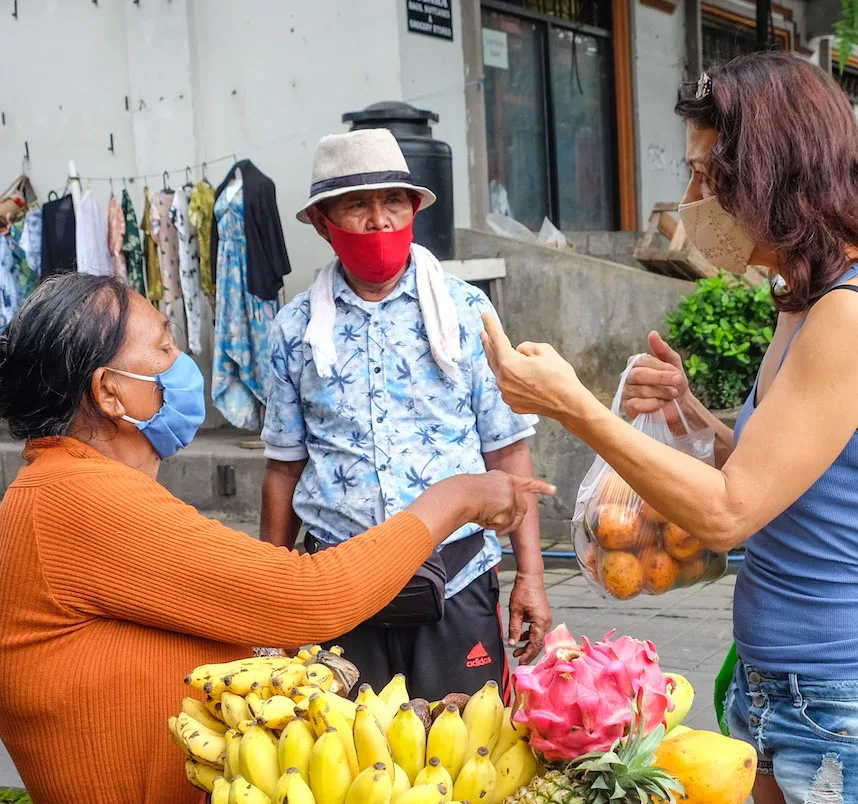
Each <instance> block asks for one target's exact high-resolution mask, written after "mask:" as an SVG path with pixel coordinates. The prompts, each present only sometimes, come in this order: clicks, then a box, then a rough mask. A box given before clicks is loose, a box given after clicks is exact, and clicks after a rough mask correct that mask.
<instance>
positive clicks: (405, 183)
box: [296, 128, 437, 223]
mask: <svg viewBox="0 0 858 804" xmlns="http://www.w3.org/2000/svg"><path fill="white" fill-rule="evenodd" d="M388 187H402V188H404V189H406V190H412V191H413V192H415V193H418V194H419V195H420V206H419V207H418V208H417V209H418V210H421V209H426V207H429V206H432V204H434V203H435V201H436V200H437V199H436V197H435V193H433V192H432V191H431V190H429V189H428V188H426V187H420V186H419V185H417V184H415V183H414V181H413V180H412V178H411V173H410V172H409V170H408V163H407V162H406V161H405V157H404V156H403V155H402V151H401V150H400V148H399V143H398V142H397V141H396V138H395V137H394V136H393V134H391V133H390V131H388V130H387V129H386V128H365V129H358V130H357V131H350V132H348V133H347V134H331V135H329V136H327V137H322V139H321V140H320V141H319V145H318V147H317V148H316V156H315V158H314V160H313V183H312V184H311V185H310V200H309V201H307V203H306V204H304V206H303V207H301V209H299V210H298V214H297V215H296V217H297V218H298V220H299V221H301V223H310V218H309V216H308V215H307V211H308V210H309V209H310V208H311V207H313V206H315V205H316V204H318V203H319V202H320V201H324V200H325V199H326V198H334V197H336V196H338V195H344V194H345V193H353V192H356V191H358V190H383V189H386V188H388Z"/></svg>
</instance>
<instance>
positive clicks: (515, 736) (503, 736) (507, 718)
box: [491, 706, 530, 765]
mask: <svg viewBox="0 0 858 804" xmlns="http://www.w3.org/2000/svg"><path fill="white" fill-rule="evenodd" d="M529 733H530V729H528V728H527V726H523V725H522V724H521V723H513V722H512V707H510V706H508V707H506V709H504V710H503V721H502V722H501V730H500V736H499V737H498V741H497V743H495V747H494V750H493V751H492V755H491V760H492V765H497V764H498V760H499V759H500V758H501V757H502V756H503V755H504V754H505V753H506V752H507V751H509V749H510V748H512V747H513V746H514V745H515V744H516V743H517V742H518V741H519V740H520V739H521V738H522V737H527V735H528V734H529Z"/></svg>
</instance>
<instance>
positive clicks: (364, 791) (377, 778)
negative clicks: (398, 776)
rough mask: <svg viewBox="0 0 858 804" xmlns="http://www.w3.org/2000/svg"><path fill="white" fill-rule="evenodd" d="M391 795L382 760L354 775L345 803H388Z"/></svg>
mask: <svg viewBox="0 0 858 804" xmlns="http://www.w3.org/2000/svg"><path fill="white" fill-rule="evenodd" d="M392 795H393V782H392V781H391V779H390V775H389V774H388V772H387V768H386V767H385V766H384V763H383V762H376V763H375V764H374V765H372V766H371V767H369V768H367V769H366V770H363V771H361V772H360V773H359V774H358V775H357V777H355V780H354V781H353V782H352V786H351V787H350V788H349V793H348V795H347V796H346V804H390V798H391V796H392ZM289 804H291V802H289Z"/></svg>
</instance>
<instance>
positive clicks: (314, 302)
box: [305, 243, 461, 380]
mask: <svg viewBox="0 0 858 804" xmlns="http://www.w3.org/2000/svg"><path fill="white" fill-rule="evenodd" d="M411 258H412V259H413V260H414V267H415V270H416V272H417V298H418V300H419V302H420V311H421V312H422V313H423V323H424V325H425V326H426V335H427V337H428V338H429V348H430V350H431V351H432V357H433V358H434V359H435V362H436V363H437V364H438V367H439V368H440V369H441V371H443V372H444V374H446V375H447V376H448V377H449V378H450V379H451V380H455V379H456V378H457V377H458V375H459V366H458V362H459V359H460V358H461V347H460V345H459V315H458V313H457V312H456V305H455V304H454V302H453V299H452V298H451V297H450V293H449V292H448V290H447V285H446V283H445V281H444V269H443V268H442V267H441V263H439V262H438V260H437V259H435V255H434V254H432V252H431V251H429V249H427V248H424V247H423V246H420V245H418V244H417V243H412V244H411ZM339 264H340V261H339V260H338V259H335V260H333V261H332V262H330V263H329V264H328V265H327V266H325V268H323V269H322V272H321V273H320V274H319V276H318V277H316V281H315V282H313V285H312V287H311V288H310V322H309V323H308V324H307V333H306V336H305V337H306V339H307V342H308V343H309V344H310V347H311V348H312V350H313V362H314V363H315V364H316V371H317V372H318V374H319V376H320V377H330V376H331V375H332V370H333V368H334V366H335V365H336V364H337V348H336V346H335V344H334V324H335V323H336V317H337V308H336V305H335V304H334V276H335V275H336V271H337V268H338V267H339Z"/></svg>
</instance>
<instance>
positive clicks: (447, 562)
mask: <svg viewBox="0 0 858 804" xmlns="http://www.w3.org/2000/svg"><path fill="white" fill-rule="evenodd" d="M484 544H485V537H484V535H483V531H478V532H477V533H475V534H473V535H472V536H467V537H465V538H464V539H460V540H459V541H457V542H453V544H449V545H447V546H445V547H444V548H443V550H441V551H440V552H434V553H432V555H431V556H429V558H428V559H427V560H426V561H425V562H424V563H423V564H421V566H420V568H419V569H418V570H417V572H415V573H414V576H413V577H412V578H411V580H410V581H409V582H408V583H407V584H405V588H404V589H403V590H402V591H401V592H400V593H399V594H398V595H397V596H396V597H395V598H393V600H391V601H390V603H388V604H387V605H386V606H385V607H384V608H383V609H382V610H381V611H380V612H378V614H376V615H375V616H374V617H371V618H370V619H369V620H367V622H368V623H369V624H370V625H374V626H376V627H378V628H412V627H414V626H417V625H432V624H434V623H437V622H439V621H440V620H441V618H442V617H443V616H444V600H445V597H444V590H445V588H446V586H447V579H448V578H455V577H456V575H458V573H459V572H461V571H462V570H463V569H464V568H465V567H466V566H467V565H468V562H470V561H471V559H473V558H474V557H475V556H476V555H477V554H478V553H479V552H480V550H482V549H483V545H484ZM304 546H305V547H306V548H307V552H308V553H318V552H319V550H325V549H327V548H329V547H335V546H336V545H332V544H325V543H324V542H321V541H319V540H318V539H317V538H315V537H314V536H311V535H310V534H309V533H308V534H307V535H306V536H305V537H304Z"/></svg>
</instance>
